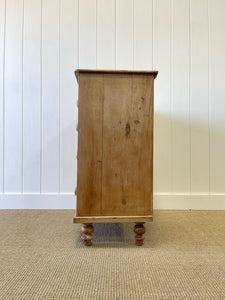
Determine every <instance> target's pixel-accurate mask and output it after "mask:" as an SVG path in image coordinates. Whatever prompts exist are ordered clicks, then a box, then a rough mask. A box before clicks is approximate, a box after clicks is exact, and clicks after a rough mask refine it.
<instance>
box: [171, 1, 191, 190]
mask: <svg viewBox="0 0 225 300" xmlns="http://www.w3.org/2000/svg"><path fill="white" fill-rule="evenodd" d="M171 22H172V28H171V125H172V126H171V131H172V133H171V138H172V141H171V143H172V163H173V165H172V192H173V193H185V192H189V191H190V126H189V121H190V109H189V71H190V70H189V63H190V51H189V1H188V0H173V1H172V7H171Z"/></svg>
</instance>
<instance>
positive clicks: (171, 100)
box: [170, 0, 174, 192]
mask: <svg viewBox="0 0 225 300" xmlns="http://www.w3.org/2000/svg"><path fill="white" fill-rule="evenodd" d="M172 86H173V0H170V128H171V137H172V138H173V119H172V111H173V89H172ZM171 165H172V170H171V172H172V174H173V166H174V164H173V143H171ZM171 189H172V192H174V180H173V176H171Z"/></svg>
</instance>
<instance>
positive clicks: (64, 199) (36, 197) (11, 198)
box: [0, 194, 225, 210]
mask: <svg viewBox="0 0 225 300" xmlns="http://www.w3.org/2000/svg"><path fill="white" fill-rule="evenodd" d="M153 206H154V209H181V210H186V209H193V210H225V194H212V195H208V194H206V195H204V194H199V195H188V194H154V200H153ZM75 207H76V197H75V196H74V195H73V194H0V209H75Z"/></svg>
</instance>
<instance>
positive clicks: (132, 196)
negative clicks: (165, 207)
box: [73, 70, 157, 246]
mask: <svg viewBox="0 0 225 300" xmlns="http://www.w3.org/2000/svg"><path fill="white" fill-rule="evenodd" d="M75 74H76V78H77V81H78V85H79V96H78V99H79V100H78V127H77V130H78V153H77V159H78V161H77V188H76V196H77V204H76V216H75V217H74V218H73V221H74V223H82V224H83V225H82V229H81V230H82V233H83V234H82V239H83V241H84V244H85V245H86V246H89V245H91V243H92V238H93V235H92V233H93V230H94V228H93V223H115V222H134V223H135V226H134V232H135V233H136V236H135V238H136V244H137V245H142V244H143V240H144V237H143V234H144V232H145V228H144V223H145V222H148V221H152V218H153V199H152V198H153V116H154V100H153V98H154V79H155V77H156V76H157V71H110V70H76V72H75Z"/></svg>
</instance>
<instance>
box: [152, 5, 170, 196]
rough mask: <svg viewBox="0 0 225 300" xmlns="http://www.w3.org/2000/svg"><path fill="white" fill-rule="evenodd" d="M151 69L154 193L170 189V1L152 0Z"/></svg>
mask: <svg viewBox="0 0 225 300" xmlns="http://www.w3.org/2000/svg"><path fill="white" fill-rule="evenodd" d="M153 8H154V16H153V30H154V32H153V69H155V70H159V72H160V73H159V77H158V78H159V80H158V78H157V79H156V80H155V104H154V105H155V116H154V119H155V122H154V129H155V131H154V175H155V176H154V188H155V192H156V193H159V192H161V193H164V192H168V191H170V192H172V166H173V161H172V122H171V103H172V101H171V67H172V66H171V28H172V19H171V0H168V1H165V0H157V1H154V3H153Z"/></svg>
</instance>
